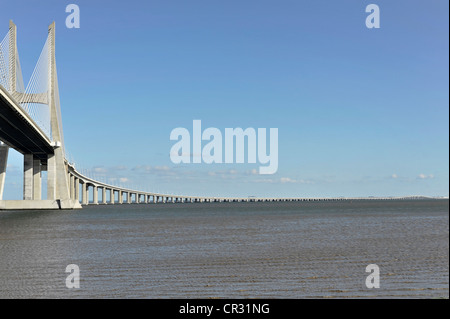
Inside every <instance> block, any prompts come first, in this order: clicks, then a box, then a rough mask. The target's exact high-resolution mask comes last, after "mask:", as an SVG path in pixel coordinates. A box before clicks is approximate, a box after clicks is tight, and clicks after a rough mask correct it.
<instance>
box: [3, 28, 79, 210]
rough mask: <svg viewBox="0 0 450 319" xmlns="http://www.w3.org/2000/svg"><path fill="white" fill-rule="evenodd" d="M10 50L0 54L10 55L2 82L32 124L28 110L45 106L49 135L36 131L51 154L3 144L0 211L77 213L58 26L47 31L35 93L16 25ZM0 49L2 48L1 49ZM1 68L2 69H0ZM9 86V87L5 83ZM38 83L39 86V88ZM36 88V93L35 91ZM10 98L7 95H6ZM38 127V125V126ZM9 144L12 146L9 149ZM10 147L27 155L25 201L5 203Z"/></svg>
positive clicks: (12, 31)
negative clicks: (61, 83) (20, 53)
mask: <svg viewBox="0 0 450 319" xmlns="http://www.w3.org/2000/svg"><path fill="white" fill-rule="evenodd" d="M8 44H9V48H8V50H4V51H7V52H3V53H2V52H1V50H0V53H2V54H3V55H8V58H7V59H5V58H4V57H3V59H1V58H2V56H0V62H3V64H7V67H6V66H4V65H3V66H4V67H3V68H2V69H0V73H1V72H3V74H0V75H2V76H3V77H4V78H5V73H6V74H7V77H6V78H7V81H5V80H4V81H3V82H0V84H3V86H4V88H5V89H6V90H7V92H8V93H9V97H10V98H11V100H13V104H14V102H15V103H17V105H19V106H20V107H21V110H24V111H25V112H26V113H28V115H29V116H30V117H31V119H29V121H31V122H32V123H33V124H36V123H35V122H34V118H32V116H31V115H32V112H31V113H30V111H29V109H28V107H29V106H30V105H33V104H44V105H47V106H48V108H47V109H45V111H46V114H48V117H47V118H48V122H47V123H44V124H45V125H46V126H48V127H49V129H47V130H46V131H45V130H44V129H42V128H41V127H38V128H37V130H38V131H41V132H43V133H44V135H45V136H46V138H48V142H47V145H48V148H49V151H47V152H45V153H42V152H37V153H36V152H31V151H24V150H23V148H22V149H20V148H19V147H18V146H17V145H13V143H11V141H9V143H8V142H7V141H4V142H5V143H1V142H0V209H74V208H81V205H80V203H79V201H78V200H77V199H75V198H72V197H73V196H72V197H71V193H73V192H71V191H70V188H69V187H70V185H69V183H70V179H69V171H68V166H67V164H66V160H65V151H64V136H63V130H62V120H61V109H60V101H59V92H58V78H57V70H56V59H55V22H53V23H52V24H50V25H49V27H48V36H47V41H46V44H45V46H44V49H43V50H42V53H41V57H40V58H39V61H38V64H37V65H36V68H35V70H36V69H39V70H40V71H41V72H40V73H39V77H37V78H33V76H34V72H33V75H32V79H31V80H30V82H31V83H32V84H33V85H30V87H31V88H32V89H31V90H33V89H34V91H30V90H28V87H27V88H26V89H25V88H24V85H23V81H22V74H21V70H20V61H19V57H18V50H17V31H16V25H15V24H14V23H13V22H12V21H10V23H9V41H8ZM0 49H1V48H0ZM0 66H1V65H0ZM5 82H6V83H5ZM35 83H38V84H37V85H36V84H35ZM36 87H37V89H36ZM6 95H8V94H6ZM36 126H38V125H36ZM8 144H9V145H8ZM9 147H13V148H16V149H17V150H18V151H19V152H21V153H22V154H23V155H24V178H23V200H22V201H4V200H2V199H3V191H4V185H5V173H6V166H7V158H8V151H9ZM42 171H47V199H46V200H42V190H41V183H42V181H41V178H42Z"/></svg>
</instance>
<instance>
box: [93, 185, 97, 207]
mask: <svg viewBox="0 0 450 319" xmlns="http://www.w3.org/2000/svg"><path fill="white" fill-rule="evenodd" d="M93 189H94V196H93V200H94V205H97V204H98V187H97V186H95V185H94V186H93Z"/></svg>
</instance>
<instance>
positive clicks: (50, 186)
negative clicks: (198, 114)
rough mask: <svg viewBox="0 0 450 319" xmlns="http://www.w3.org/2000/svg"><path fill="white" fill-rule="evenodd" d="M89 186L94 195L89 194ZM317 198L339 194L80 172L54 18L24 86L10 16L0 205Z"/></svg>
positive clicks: (0, 88) (0, 73)
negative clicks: (72, 153)
mask: <svg viewBox="0 0 450 319" xmlns="http://www.w3.org/2000/svg"><path fill="white" fill-rule="evenodd" d="M9 148H13V149H15V150H16V151H18V152H19V153H22V154H23V155H24V165H23V200H3V192H4V187H5V175H6V167H7V160H8V152H9ZM45 171H46V172H47V174H46V175H47V189H46V191H47V194H46V199H42V198H43V197H44V196H43V195H44V194H42V175H43V174H42V172H45ZM100 190H101V195H102V196H101V200H99V192H100ZM90 192H92V201H90V200H89V198H91V196H90ZM355 199H357V198H355ZM389 199H391V198H389ZM316 200H343V199H342V198H335V199H331V198H328V199H307V198H256V197H242V198H229V197H203V196H181V195H173V194H172V195H171V194H158V193H149V192H143V191H139V190H132V189H129V188H124V187H120V186H115V185H111V184H107V183H104V182H100V181H97V180H95V179H93V178H90V177H88V176H85V175H83V174H82V173H81V172H79V171H77V169H76V167H75V165H74V164H72V163H70V162H69V161H68V160H67V157H66V152H65V149H64V135H63V127H62V119H61V106H60V100H59V91H58V78H57V70H56V60H55V23H54V22H53V23H52V24H51V25H50V26H49V28H48V36H47V39H46V41H45V44H44V47H43V49H42V52H41V54H40V56H39V59H38V62H37V64H36V66H35V68H34V71H33V73H32V76H31V79H30V81H29V82H28V84H27V85H26V86H25V85H24V81H23V77H22V70H21V66H20V59H19V54H18V50H17V28H16V25H15V24H14V23H13V22H12V21H10V24H9V31H8V33H7V34H6V36H5V37H4V38H3V40H2V41H1V42H0V210H2V209H3V210H5V209H6V210H13V209H78V208H81V207H82V206H81V205H88V204H123V203H154V204H158V203H168V202H171V203H193V202H260V201H316Z"/></svg>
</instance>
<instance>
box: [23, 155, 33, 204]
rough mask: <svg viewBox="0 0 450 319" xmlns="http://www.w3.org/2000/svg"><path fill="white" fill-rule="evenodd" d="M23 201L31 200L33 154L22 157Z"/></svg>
mask: <svg viewBox="0 0 450 319" xmlns="http://www.w3.org/2000/svg"><path fill="white" fill-rule="evenodd" d="M23 199H24V200H32V199H33V154H25V155H24V156H23Z"/></svg>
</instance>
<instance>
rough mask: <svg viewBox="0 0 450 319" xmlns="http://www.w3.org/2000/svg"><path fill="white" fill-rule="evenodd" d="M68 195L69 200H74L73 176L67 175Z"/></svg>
mask: <svg viewBox="0 0 450 319" xmlns="http://www.w3.org/2000/svg"><path fill="white" fill-rule="evenodd" d="M69 195H70V199H74V198H75V176H73V175H72V174H69Z"/></svg>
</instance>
